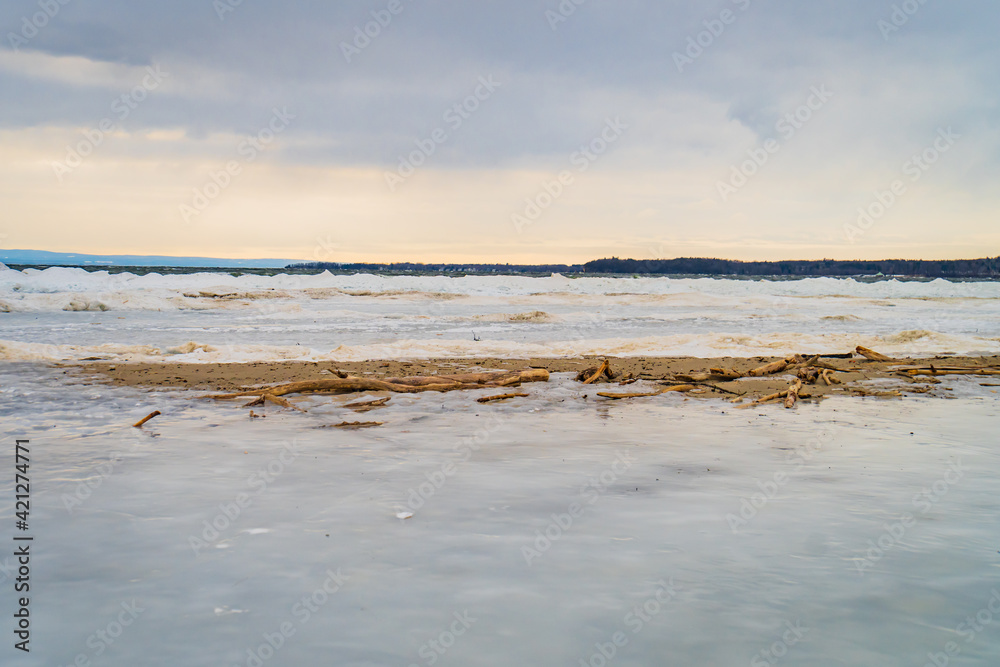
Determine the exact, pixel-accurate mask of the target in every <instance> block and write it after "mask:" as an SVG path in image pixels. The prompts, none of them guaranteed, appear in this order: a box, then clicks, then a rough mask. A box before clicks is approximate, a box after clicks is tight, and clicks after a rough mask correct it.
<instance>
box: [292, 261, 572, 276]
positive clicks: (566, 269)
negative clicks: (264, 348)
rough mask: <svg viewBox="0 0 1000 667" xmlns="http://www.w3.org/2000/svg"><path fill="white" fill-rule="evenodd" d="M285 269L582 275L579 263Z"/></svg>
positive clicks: (327, 265) (331, 264) (315, 265)
mask: <svg viewBox="0 0 1000 667" xmlns="http://www.w3.org/2000/svg"><path fill="white" fill-rule="evenodd" d="M286 268H289V269H320V270H326V271H387V272H391V273H498V274H510V273H546V274H551V273H582V272H583V265H582V264H573V265H570V264H417V263H415V262H396V263H394V264H370V263H360V264H355V263H350V264H349V263H343V264H342V263H339V262H310V263H306V264H289V265H288V267H286Z"/></svg>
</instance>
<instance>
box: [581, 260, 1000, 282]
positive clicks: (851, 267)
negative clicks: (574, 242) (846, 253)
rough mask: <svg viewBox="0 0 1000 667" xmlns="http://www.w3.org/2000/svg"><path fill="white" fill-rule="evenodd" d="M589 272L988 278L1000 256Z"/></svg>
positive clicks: (621, 264)
mask: <svg viewBox="0 0 1000 667" xmlns="http://www.w3.org/2000/svg"><path fill="white" fill-rule="evenodd" d="M583 266H584V271H585V272H586V273H652V274H689V275H690V274H702V275H728V276H863V275H868V276H873V275H878V274H880V273H881V274H883V275H886V276H912V277H924V278H988V277H998V276H1000V257H995V258H992V259H991V258H985V259H954V260H941V261H938V260H908V259H882V260H875V261H860V260H852V261H842V260H834V259H821V260H811V261H800V260H793V261H787V262H739V261H735V260H730V259H702V258H695V257H681V258H678V259H647V260H638V259H618V258H617V257H612V258H611V259H598V260H595V261H593V262H587V263H586V264H584V265H583Z"/></svg>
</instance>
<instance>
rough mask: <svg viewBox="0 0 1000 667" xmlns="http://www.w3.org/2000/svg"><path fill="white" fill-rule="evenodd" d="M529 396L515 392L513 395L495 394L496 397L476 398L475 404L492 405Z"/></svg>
mask: <svg viewBox="0 0 1000 667" xmlns="http://www.w3.org/2000/svg"><path fill="white" fill-rule="evenodd" d="M528 396H530V394H522V393H520V392H515V393H513V394H497V395H496V396H483V397H482V398H477V399H476V403H492V402H493V401H506V400H507V399H508V398H527V397H528Z"/></svg>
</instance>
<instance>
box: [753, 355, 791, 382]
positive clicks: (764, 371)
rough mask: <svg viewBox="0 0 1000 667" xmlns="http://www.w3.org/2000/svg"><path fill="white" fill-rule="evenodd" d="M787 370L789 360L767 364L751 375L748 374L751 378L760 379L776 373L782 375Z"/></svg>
mask: <svg viewBox="0 0 1000 667" xmlns="http://www.w3.org/2000/svg"><path fill="white" fill-rule="evenodd" d="M786 368H788V360H787V359H779V360H778V361H772V362H771V363H769V364H765V365H763V366H761V367H759V368H755V369H753V370H752V371H750V372H749V373H747V375H749V376H750V377H755V378H759V377H764V376H765V375H774V374H775V373H780V372H781V371H783V370H785V369H786Z"/></svg>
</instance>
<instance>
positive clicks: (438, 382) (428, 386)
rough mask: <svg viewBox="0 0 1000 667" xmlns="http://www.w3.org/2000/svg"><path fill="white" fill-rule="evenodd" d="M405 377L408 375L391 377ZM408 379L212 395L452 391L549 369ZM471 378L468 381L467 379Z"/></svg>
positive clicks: (541, 376)
mask: <svg viewBox="0 0 1000 667" xmlns="http://www.w3.org/2000/svg"><path fill="white" fill-rule="evenodd" d="M391 379H396V380H398V379H404V378H391ZM405 379H406V380H408V381H407V382H406V383H401V382H388V381H386V380H373V379H369V378H357V377H348V378H325V379H322V380H304V381H302V382H290V383H288V384H281V385H277V386H274V387H262V388H260V389H250V390H247V391H240V392H236V393H232V394H218V395H215V396H209V398H216V399H228V398H240V397H242V396H261V395H263V394H270V395H271V396H285V395H287V394H306V393H330V394H349V393H352V392H358V391H392V392H396V393H402V394H415V393H419V392H422V391H452V390H455V389H477V388H480V387H506V386H510V385H511V384H519V383H521V382H546V381H548V379H549V372H548V371H546V370H541V369H530V370H526V371H515V372H512V373H507V372H500V373H473V374H470V375H439V376H433V375H432V376H427V377H420V376H415V377H412V378H405ZM466 379H467V380H468V381H464V380H466Z"/></svg>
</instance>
